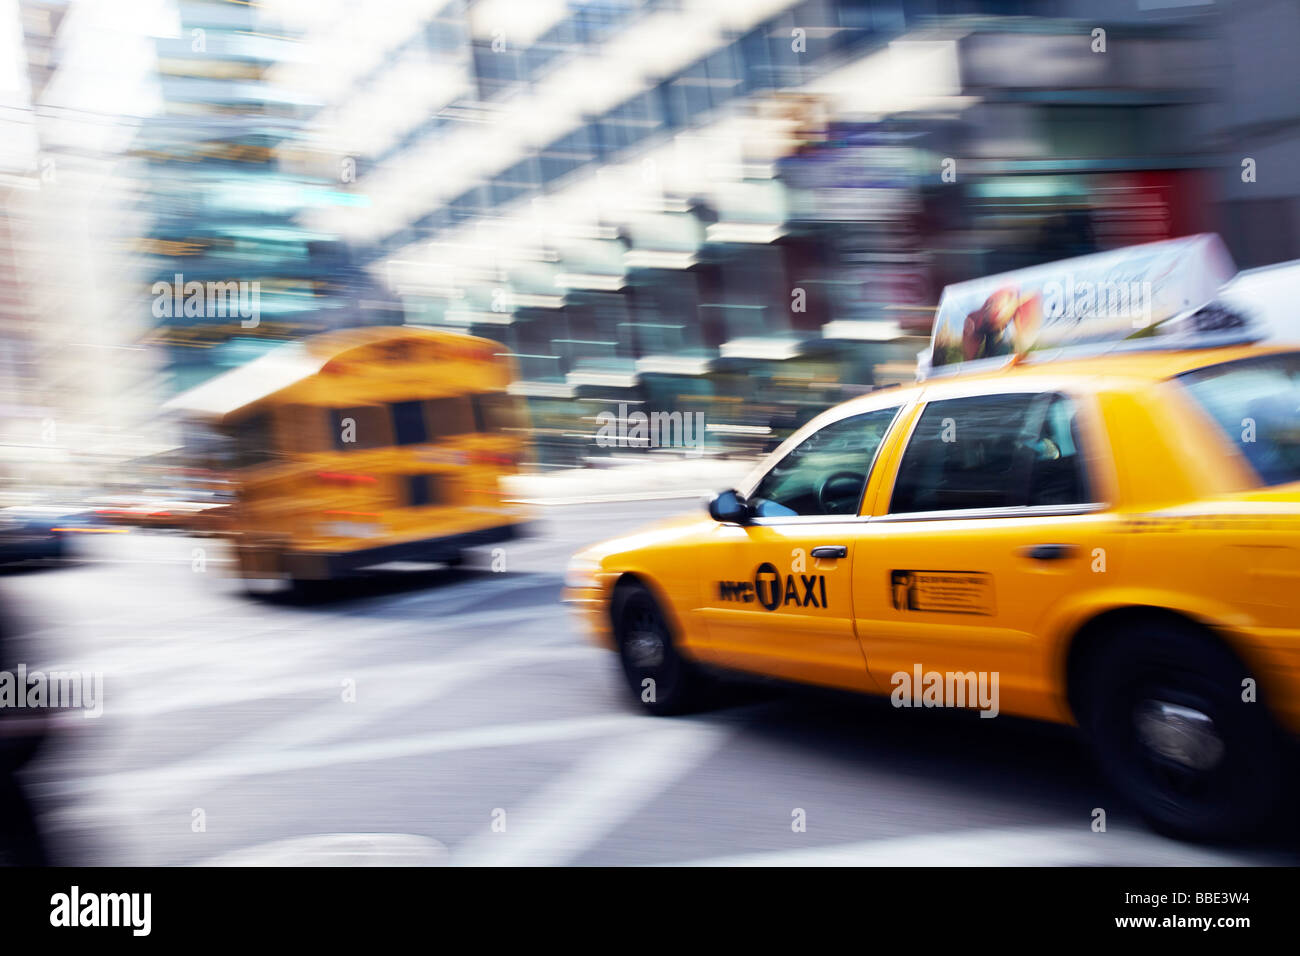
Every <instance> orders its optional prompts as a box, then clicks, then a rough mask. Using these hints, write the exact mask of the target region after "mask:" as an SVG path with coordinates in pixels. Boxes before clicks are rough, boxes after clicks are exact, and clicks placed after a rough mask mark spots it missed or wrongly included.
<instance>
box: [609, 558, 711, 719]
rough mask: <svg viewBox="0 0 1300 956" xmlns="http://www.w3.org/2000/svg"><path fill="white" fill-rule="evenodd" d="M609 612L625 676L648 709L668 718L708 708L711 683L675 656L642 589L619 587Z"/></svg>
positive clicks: (656, 607) (665, 626)
mask: <svg viewBox="0 0 1300 956" xmlns="http://www.w3.org/2000/svg"><path fill="white" fill-rule="evenodd" d="M612 612H613V613H612V617H613V621H614V633H615V635H616V637H617V639H618V654H619V661H620V663H621V665H622V668H623V675H624V677H626V678H627V682H628V686H629V688H630V689H631V690H632V693H633V694H635V695H636V697H637V699H638V700H639V701H641V705H642V706H643V707H644V708H645V709H646V710H648V711H650V713H652V714H657V715H661V716H668V715H672V714H682V713H687V712H689V711H692V710H698V709H700V708H701V707H704V706H706V705H707V704H708V702H709V698H710V696H711V694H710V691H711V683H712V682H711V680H710V679H709V677H708V676H706V675H705V674H702V673H701V672H700V671H699V669H698V668H697V667H696V666H695V665H694V664H693V663H692V662H691V661H689V660H687V659H686V658H685V657H683V656H682V655H681V654H680V653H679V652H678V650H677V648H676V647H675V646H674V644H673V636H672V630H671V629H670V628H669V627H668V622H667V620H666V619H665V617H664V614H663V612H662V611H661V610H660V608H659V604H658V602H656V601H655V599H654V596H653V595H652V594H651V593H650V592H649V591H648V590H647V589H646V588H645V587H644V586H643V585H640V584H623V585H620V586H619V587H618V588H617V589H616V590H615V592H614V601H613V607H612Z"/></svg>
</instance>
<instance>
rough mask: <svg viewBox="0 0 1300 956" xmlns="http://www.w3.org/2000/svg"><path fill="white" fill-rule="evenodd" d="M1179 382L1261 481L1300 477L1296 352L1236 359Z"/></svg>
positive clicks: (1298, 359)
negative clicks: (1237, 449) (1238, 450)
mask: <svg viewBox="0 0 1300 956" xmlns="http://www.w3.org/2000/svg"><path fill="white" fill-rule="evenodd" d="M1178 381H1179V382H1180V383H1181V384H1182V385H1183V387H1184V388H1185V389H1186V390H1187V392H1188V393H1189V394H1190V395H1191V397H1192V399H1193V400H1194V401H1195V402H1196V404H1197V405H1199V406H1200V407H1201V408H1202V409H1203V410H1204V411H1205V412H1206V413H1207V414H1208V415H1209V416H1210V417H1211V418H1212V419H1214V421H1215V423H1216V424H1217V425H1218V426H1219V428H1220V429H1221V430H1222V431H1223V434H1224V435H1225V436H1226V437H1227V438H1228V440H1229V441H1231V442H1233V443H1234V444H1235V445H1236V446H1237V447H1238V448H1240V449H1241V453H1242V454H1243V455H1244V456H1245V458H1246V460H1247V461H1248V462H1249V463H1250V465H1251V467H1252V468H1254V469H1255V472H1256V473H1257V474H1258V475H1259V479H1260V481H1261V482H1262V483H1263V484H1265V485H1282V484H1286V483H1288V482H1292V481H1300V353H1294V352H1289V353H1286V354H1284V355H1266V356H1262V357H1259V358H1250V359H1239V360H1238V361H1236V362H1226V363H1224V364H1223V365H1214V366H1211V367H1209V368H1202V369H1197V370H1195V371H1193V372H1186V373H1184V374H1183V375H1180V376H1179V377H1178Z"/></svg>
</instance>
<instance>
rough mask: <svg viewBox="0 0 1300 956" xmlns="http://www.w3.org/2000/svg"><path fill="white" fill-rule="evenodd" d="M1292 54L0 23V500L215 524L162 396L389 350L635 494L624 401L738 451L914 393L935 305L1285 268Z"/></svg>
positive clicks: (952, 26)
mask: <svg viewBox="0 0 1300 956" xmlns="http://www.w3.org/2000/svg"><path fill="white" fill-rule="evenodd" d="M1297 48H1300V9H1298V8H1297V7H1296V5H1295V4H1294V3H1293V2H1290V0H1220V2H1209V0H1101V2H1098V0H984V2H981V0H804V2H798V3H792V2H787V0H734V2H732V0H726V2H724V0H596V2H582V0H567V2H566V0H477V2H466V0H454V2H450V3H443V2H440V0H386V2H383V3H377V4H353V3H343V2H331V0H321V2H314V0H267V2H261V3H250V2H243V0H238V2H226V0H210V2H204V0H93V2H92V0H0V336H3V344H2V345H0V402H2V403H3V408H4V415H3V416H2V418H0V454H2V456H3V463H2V464H0V478H2V480H3V485H0V488H3V493H4V495H5V496H6V498H7V499H12V500H26V499H29V498H30V497H31V496H32V495H33V494H34V493H35V491H36V490H38V489H39V492H40V495H41V496H44V497H49V496H51V495H57V496H60V497H64V498H69V499H77V500H97V499H96V496H102V495H106V494H108V495H110V496H111V494H112V493H114V492H116V493H126V492H128V491H129V492H135V493H142V492H143V491H145V490H146V489H151V490H153V491H155V492H158V493H165V494H167V495H170V496H172V497H174V498H178V499H181V498H196V497H200V496H201V494H207V493H210V492H211V491H212V482H213V481H214V480H215V479H213V478H212V476H205V475H203V474H202V473H200V472H196V471H194V470H192V469H186V468H185V466H186V464H187V461H186V456H185V454H184V451H183V449H184V434H183V429H182V428H181V427H180V425H179V423H178V422H177V421H175V420H173V419H171V418H169V417H168V416H166V415H163V414H161V412H160V409H161V408H162V405H163V403H164V402H165V401H166V400H167V399H168V398H170V397H172V396H174V395H176V394H177V393H179V392H181V391H183V390H186V389H189V388H191V387H193V386H195V385H197V384H199V383H201V382H203V381H204V380H206V379H208V378H210V377H212V376H214V375H216V374H217V373H219V372H222V371H225V370H228V369H230V368H233V367H235V366H239V365H242V364H244V363H246V362H248V361H250V360H251V359H253V358H255V357H257V356H258V355H260V354H262V353H263V352H265V351H266V350H267V349H269V348H272V347H274V346H276V345H278V344H280V343H282V342H284V341H285V340H290V339H295V338H298V337H301V336H305V335H308V334H311V333H315V332H320V331H325V330H329V329H336V328H342V327H352V326H365V325H397V324H403V323H408V324H420V325H429V326H435V327H444V328H454V329H460V330H465V331H469V332H473V333H476V334H480V335H484V336H486V337H488V338H491V339H494V340H496V341H498V342H501V343H503V344H505V345H506V347H507V349H508V350H509V352H511V353H512V354H513V355H514V357H515V361H516V362H517V366H518V369H519V380H518V381H517V382H515V384H514V385H513V386H512V391H514V392H515V394H517V395H519V396H522V397H523V398H525V399H526V401H527V405H528V408H529V411H530V413H531V420H532V423H533V429H534V430H533V436H532V437H533V442H532V447H531V453H530V455H529V458H530V459H531V460H530V461H528V462H525V463H523V466H522V467H523V470H525V471H533V472H544V471H547V470H552V469H560V468H572V467H574V466H579V465H583V464H592V463H597V464H600V463H604V462H602V461H601V459H606V458H608V457H609V456H615V457H617V458H626V457H627V456H629V455H631V456H636V455H637V454H638V451H637V450H635V449H627V448H608V447H600V446H599V445H598V444H597V443H595V442H593V440H592V436H593V433H594V432H595V430H596V424H595V422H596V416H597V415H598V414H599V413H600V412H601V411H604V410H613V411H617V409H618V407H619V405H620V404H625V405H626V406H627V407H629V408H635V407H638V406H644V407H649V408H661V409H676V410H680V411H683V412H687V413H693V412H703V413H704V415H705V421H707V422H708V441H707V443H706V447H705V453H706V454H707V455H709V456H725V455H736V454H740V455H746V454H753V453H755V452H757V451H761V450H763V449H764V448H770V447H772V446H773V445H774V444H775V442H776V441H777V440H779V439H780V438H781V437H784V435H786V434H788V433H789V431H790V429H791V428H792V427H794V426H796V425H798V424H800V423H802V422H803V421H805V420H806V419H807V418H808V417H810V416H811V415H812V414H813V413H814V412H816V411H817V410H820V409H822V408H824V407H826V406H827V405H829V404H832V403H834V402H836V401H838V400H840V399H841V398H843V397H846V396H848V395H851V394H854V393H857V392H860V391H862V390H865V389H870V388H871V387H874V386H879V385H882V384H888V383H890V382H897V381H906V380H910V379H911V378H912V377H913V374H914V367H915V356H916V353H917V351H918V350H919V349H920V348H921V347H922V346H923V345H924V336H925V335H927V334H928V331H929V326H930V321H931V318H932V314H933V313H932V310H933V307H934V305H935V304H936V302H937V300H938V296H939V292H940V290H941V289H942V288H943V286H944V285H945V284H947V283H950V282H954V281H960V280H963V279H967V278H971V277H974V276H979V275H987V274H989V273H993V272H997V271H1000V270H1005V269H1010V268H1016V267H1020V266H1026V265H1031V264H1034V263H1038V262H1043V261H1049V260H1052V259H1059V258H1062V257H1065V256H1070V255H1077V254H1082V253H1086V252H1090V251H1095V250H1101V249H1108V248H1113V247H1116V246H1122V245H1127V244H1132V243H1137V242H1145V241H1151V240H1156V239H1163V238H1169V237H1173V236H1179V235H1184V234H1188V233H1192V232H1198V231H1217V232H1219V233H1220V234H1221V235H1223V237H1224V238H1225V240H1226V242H1227V244H1228V247H1229V249H1230V250H1231V252H1232V253H1233V255H1234V257H1235V258H1236V261H1237V264H1238V265H1239V266H1240V267H1242V268H1246V267H1250V266H1253V265H1259V264H1263V263H1268V262H1275V261H1280V260H1283V259H1289V258H1295V257H1297V256H1300V179H1298V178H1297V177H1296V176H1295V175H1294V170H1296V169H1297V168H1300V113H1298V112H1297V110H1298V109H1300V106H1297V100H1296V97H1295V91H1296V89H1297V88H1300V82H1298V80H1300V75H1298V71H1300V67H1297V60H1296V58H1295V56H1294V55H1293V52H1294V50H1295V49H1297ZM1248 158H1249V159H1251V160H1253V161H1254V164H1253V175H1252V176H1248V177H1244V176H1243V161H1244V160H1245V159H1248ZM1244 179H1250V180H1251V181H1244ZM177 280H180V281H192V280H198V281H202V282H210V281H216V282H245V283H254V282H256V283H258V286H259V288H260V319H259V321H257V323H256V324H255V326H252V327H250V324H251V323H249V322H247V321H240V320H239V319H238V318H232V317H230V316H223V317H211V316H204V315H184V314H160V313H170V312H171V311H172V310H170V309H160V308H159V306H158V301H159V296H158V295H157V294H156V293H155V291H154V290H155V285H154V284H155V283H157V282H163V283H172V282H174V281H177ZM177 311H184V310H177ZM692 451H694V452H695V453H698V451H699V449H693V450H692ZM682 453H683V450H682V449H676V450H674V449H663V448H658V449H651V450H647V451H645V452H644V453H643V454H645V455H654V456H658V457H664V456H669V457H671V456H673V455H674V454H678V455H680V454H682ZM101 503H102V502H101Z"/></svg>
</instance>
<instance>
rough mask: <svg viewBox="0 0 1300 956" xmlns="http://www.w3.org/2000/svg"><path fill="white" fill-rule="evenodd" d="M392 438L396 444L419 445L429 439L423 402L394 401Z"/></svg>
mask: <svg viewBox="0 0 1300 956" xmlns="http://www.w3.org/2000/svg"><path fill="white" fill-rule="evenodd" d="M391 407H392V410H393V438H394V440H395V443H396V444H398V445H419V444H422V443H423V442H426V441H428V440H429V432H428V429H427V428H426V427H425V424H424V403H423V402H418V401H416V402H394V403H393V405H392V406H391Z"/></svg>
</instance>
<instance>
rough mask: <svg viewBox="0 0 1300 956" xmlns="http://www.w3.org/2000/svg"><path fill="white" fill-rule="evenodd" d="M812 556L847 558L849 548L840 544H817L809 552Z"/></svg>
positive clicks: (832, 558)
mask: <svg viewBox="0 0 1300 956" xmlns="http://www.w3.org/2000/svg"><path fill="white" fill-rule="evenodd" d="M809 553H810V554H811V555H812V556H813V557H814V558H830V559H831V560H834V559H835V558H847V557H848V556H849V549H848V548H847V547H846V546H845V545H842V544H819V545H818V546H817V547H815V548H813V549H812V551H811V552H809Z"/></svg>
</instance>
